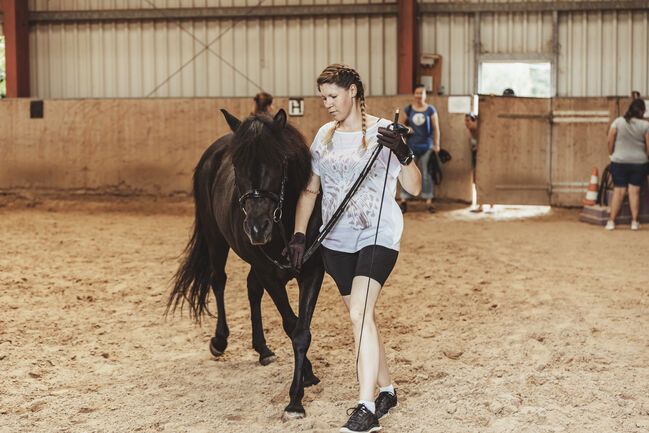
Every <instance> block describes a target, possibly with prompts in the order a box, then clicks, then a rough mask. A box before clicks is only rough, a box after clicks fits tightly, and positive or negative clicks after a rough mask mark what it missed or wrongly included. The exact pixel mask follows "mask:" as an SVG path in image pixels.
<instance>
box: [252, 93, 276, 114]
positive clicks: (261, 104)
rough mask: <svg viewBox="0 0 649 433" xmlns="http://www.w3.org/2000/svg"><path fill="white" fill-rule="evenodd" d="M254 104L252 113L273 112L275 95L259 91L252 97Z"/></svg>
mask: <svg viewBox="0 0 649 433" xmlns="http://www.w3.org/2000/svg"><path fill="white" fill-rule="evenodd" d="M252 99H253V101H254V105H253V107H252V113H250V114H257V113H268V114H270V113H272V112H273V95H271V94H270V93H266V92H259V93H257V94H256V95H255V97H254V98H252Z"/></svg>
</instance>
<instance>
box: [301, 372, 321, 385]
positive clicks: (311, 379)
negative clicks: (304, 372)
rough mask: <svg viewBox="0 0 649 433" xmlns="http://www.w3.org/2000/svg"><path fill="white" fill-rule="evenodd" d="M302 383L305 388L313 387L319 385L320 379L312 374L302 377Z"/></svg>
mask: <svg viewBox="0 0 649 433" xmlns="http://www.w3.org/2000/svg"><path fill="white" fill-rule="evenodd" d="M303 381H304V382H303V383H304V387H305V388H308V387H310V386H314V385H317V384H319V383H320V379H318V376H316V375H315V374H312V375H310V376H304V378H303Z"/></svg>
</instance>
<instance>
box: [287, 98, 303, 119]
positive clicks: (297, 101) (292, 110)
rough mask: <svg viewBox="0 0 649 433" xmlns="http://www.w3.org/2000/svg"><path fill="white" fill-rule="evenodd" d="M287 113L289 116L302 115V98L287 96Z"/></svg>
mask: <svg viewBox="0 0 649 433" xmlns="http://www.w3.org/2000/svg"><path fill="white" fill-rule="evenodd" d="M288 115H289V116H303V115H304V99H302V98H289V100H288Z"/></svg>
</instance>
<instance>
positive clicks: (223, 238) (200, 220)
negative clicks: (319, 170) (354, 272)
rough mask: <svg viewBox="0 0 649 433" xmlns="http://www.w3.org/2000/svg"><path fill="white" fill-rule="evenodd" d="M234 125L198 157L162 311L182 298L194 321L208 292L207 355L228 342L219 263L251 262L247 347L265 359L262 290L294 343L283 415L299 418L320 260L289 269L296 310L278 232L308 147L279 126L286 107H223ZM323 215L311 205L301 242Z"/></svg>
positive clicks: (298, 186) (304, 168) (291, 212)
mask: <svg viewBox="0 0 649 433" xmlns="http://www.w3.org/2000/svg"><path fill="white" fill-rule="evenodd" d="M221 111H222V112H223V114H224V115H225V118H226V121H227V122H228V125H229V126H230V129H231V130H232V132H233V133H232V134H228V135H225V136H223V137H221V138H219V139H218V140H217V141H216V142H214V143H213V144H212V145H211V146H210V147H209V148H208V149H207V150H206V151H205V153H204V154H203V156H202V157H201V159H200V161H199V162H198V165H197V166H196V169H195V171H194V200H195V205H196V217H195V222H194V233H193V235H192V238H191V240H190V241H189V243H188V245H187V250H186V256H185V259H184V261H183V263H182V264H181V266H180V268H179V270H178V272H177V273H176V277H175V285H174V288H173V291H172V293H171V296H170V298H169V302H168V306H167V308H168V310H169V309H172V310H173V309H175V308H176V307H178V305H179V304H180V305H181V307H182V304H184V303H185V301H186V302H187V303H188V304H189V306H190V309H191V314H192V316H193V317H194V318H195V319H196V320H197V321H200V317H201V316H202V314H203V313H208V314H209V311H208V308H207V301H208V297H209V293H210V289H211V290H212V291H213V292H214V295H215V297H216V303H217V325H216V333H215V335H214V337H213V338H212V340H211V342H210V350H211V351H212V353H213V354H214V355H218V354H220V353H223V351H224V350H225V347H226V346H227V337H228V327H227V323H226V320H225V306H224V303H223V292H224V289H225V282H226V275H225V263H226V260H227V256H228V252H229V250H230V249H232V250H234V252H235V253H236V254H237V255H238V256H239V257H241V258H242V259H243V260H245V261H246V262H248V263H249V264H250V265H251V269H250V273H249V274H248V295H249V300H250V308H251V313H252V314H251V316H252V321H253V347H254V348H255V350H256V351H257V352H258V353H259V355H260V361H262V363H263V359H264V357H268V356H272V352H270V350H269V349H268V347H266V342H265V340H264V336H263V329H262V326H261V311H260V302H261V296H262V294H263V290H264V288H265V289H266V291H267V292H268V294H269V295H270V297H271V298H272V300H273V302H274V303H275V306H276V307H277V309H278V310H279V312H280V314H281V316H282V325H283V328H284V331H285V332H286V334H287V335H288V336H289V337H290V338H291V341H292V343H293V352H294V356H295V369H294V374H293V382H292V384H291V389H290V403H289V405H288V406H287V407H286V409H285V412H284V414H285V417H289V418H300V417H303V416H304V415H305V412H304V407H303V406H302V397H303V396H304V387H306V386H311V385H315V384H317V383H318V382H320V379H318V378H317V377H316V376H315V375H314V374H313V369H312V366H311V362H310V361H309V360H308V358H307V357H306V353H307V351H308V349H309V345H310V343H311V332H310V326H311V319H312V317H313V311H314V309H315V305H316V301H317V299H318V294H319V293H320V286H321V284H322V279H323V276H324V266H323V264H322V258H321V256H320V255H319V254H314V255H313V256H312V257H311V258H310V259H309V260H307V261H306V262H305V263H304V264H303V265H302V270H301V272H299V274H298V275H297V282H298V285H299V288H300V293H299V311H298V316H296V315H295V313H294V312H293V310H292V308H291V306H290V304H289V300H288V296H287V293H286V283H288V281H289V280H290V279H291V278H293V277H294V276H295V271H294V270H293V269H292V268H290V266H286V265H282V263H281V260H280V259H281V258H282V250H283V249H284V248H286V244H287V238H286V236H287V235H288V234H290V233H292V229H293V226H294V223H295V208H296V204H297V200H298V198H299V196H300V193H301V191H302V190H303V189H304V188H305V187H306V184H307V182H308V180H309V177H310V175H311V153H310V152H309V149H308V146H307V145H306V142H305V140H304V137H303V136H302V134H300V133H299V132H298V131H297V129H295V128H294V127H292V126H291V125H289V124H287V123H286V113H285V112H284V110H280V111H279V112H278V113H277V115H275V117H274V118H273V117H270V116H268V115H266V114H259V115H255V116H251V117H248V118H247V119H245V120H244V121H243V122H241V121H239V120H238V119H237V118H235V117H234V116H232V115H231V114H230V113H228V112H227V111H225V110H221ZM321 221H322V217H321V213H320V203H319V200H318V203H316V206H315V209H314V212H313V215H312V216H311V220H310V221H309V226H308V230H307V233H308V234H309V236H308V237H307V244H310V243H311V242H313V240H314V238H315V237H316V234H317V232H318V228H319V227H320V224H321Z"/></svg>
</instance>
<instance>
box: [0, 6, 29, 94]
mask: <svg viewBox="0 0 649 433" xmlns="http://www.w3.org/2000/svg"><path fill="white" fill-rule="evenodd" d="M27 3H28V2H27V0H2V13H3V15H4V26H3V27H4V36H5V56H6V59H5V60H6V62H5V64H6V80H7V97H8V98H19V97H28V96H30V93H29V8H28V6H27Z"/></svg>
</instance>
